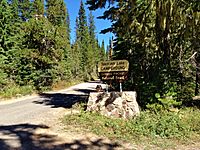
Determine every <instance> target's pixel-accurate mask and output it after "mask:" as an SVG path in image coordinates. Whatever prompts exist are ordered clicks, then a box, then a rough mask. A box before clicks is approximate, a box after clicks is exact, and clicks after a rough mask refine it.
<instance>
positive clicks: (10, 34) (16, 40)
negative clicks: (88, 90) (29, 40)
mask: <svg viewBox="0 0 200 150" xmlns="http://www.w3.org/2000/svg"><path fill="white" fill-rule="evenodd" d="M19 32H20V31H19V27H18V24H17V23H16V22H15V18H14V14H13V11H12V6H10V5H9V4H8V2H7V1H6V0H2V1H0V55H1V60H0V61H1V66H0V74H1V75H0V76H1V78H3V79H2V82H1V84H2V83H5V82H4V80H10V81H13V79H14V78H15V75H14V72H15V71H16V70H17V69H18V68H17V67H16V65H15V60H18V58H19V57H18V54H19V53H20V52H19V50H20V48H19V45H20V36H19ZM6 77H7V78H8V79H6Z"/></svg>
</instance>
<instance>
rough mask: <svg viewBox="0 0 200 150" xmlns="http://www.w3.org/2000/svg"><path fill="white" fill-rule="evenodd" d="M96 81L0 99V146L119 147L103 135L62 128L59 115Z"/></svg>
mask: <svg viewBox="0 0 200 150" xmlns="http://www.w3.org/2000/svg"><path fill="white" fill-rule="evenodd" d="M97 84H100V83H98V82H90V83H81V84H78V85H75V86H72V87H70V88H68V89H65V90H61V91H57V92H47V93H44V94H40V95H36V96H27V97H23V98H20V99H16V100H8V101H3V102H0V150H76V149H80V150H81V149H83V150H84V149H100V150H101V149H105V150H107V149H109V150H112V149H121V148H120V147H121V146H119V144H118V143H113V142H112V141H110V140H108V139H106V138H104V137H98V136H96V135H93V134H91V133H86V134H82V133H75V132H73V131H72V130H66V129H64V128H63V125H62V123H61V120H60V119H59V118H61V117H62V116H63V115H65V114H66V113H70V112H71V110H72V108H73V105H74V104H76V103H78V102H80V101H85V100H86V99H87V98H88V93H89V92H91V91H94V90H95V87H96V85H97ZM102 86H103V88H104V87H105V85H103V84H102Z"/></svg>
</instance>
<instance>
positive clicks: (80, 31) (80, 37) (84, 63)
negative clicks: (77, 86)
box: [76, 1, 92, 80]
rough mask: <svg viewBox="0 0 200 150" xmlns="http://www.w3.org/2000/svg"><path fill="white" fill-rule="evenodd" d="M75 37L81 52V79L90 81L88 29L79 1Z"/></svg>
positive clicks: (83, 10) (82, 7)
mask: <svg viewBox="0 0 200 150" xmlns="http://www.w3.org/2000/svg"><path fill="white" fill-rule="evenodd" d="M76 33H77V37H76V40H77V42H78V43H79V47H80V50H81V69H82V72H83V73H84V75H83V78H84V79H85V80H88V79H90V74H89V72H91V67H90V66H89V65H90V64H91V62H92V59H91V57H90V56H91V55H92V54H91V49H92V47H91V44H90V36H89V29H88V26H87V18H86V14H85V8H84V4H83V2H82V1H81V3H80V9H79V12H78V21H77V31H76Z"/></svg>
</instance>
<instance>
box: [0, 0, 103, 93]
mask: <svg viewBox="0 0 200 150" xmlns="http://www.w3.org/2000/svg"><path fill="white" fill-rule="evenodd" d="M95 28H96V27H95V23H94V16H93V15H92V12H90V14H89V15H88V16H86V12H85V6H84V3H83V2H82V1H81V3H80V8H79V12H78V14H77V19H76V31H75V32H76V37H75V41H74V42H73V43H72V42H71V37H70V32H71V29H70V16H69V14H68V10H67V7H66V4H65V2H64V0H46V1H44V0H34V1H30V0H1V1H0V93H8V92H9V94H8V95H11V96H12V95H14V94H17V92H19V93H20V92H22V93H23V92H27V93H28V92H32V91H44V90H47V89H51V88H52V86H54V85H56V84H58V83H59V82H71V81H72V80H82V81H88V80H91V79H93V78H96V77H97V74H96V70H97V68H96V64H97V62H98V61H101V60H104V59H105V48H104V41H102V44H99V41H98V39H97V36H96V31H95ZM23 94H26V93H23ZM0 95H1V94H0ZM2 95H3V94H2Z"/></svg>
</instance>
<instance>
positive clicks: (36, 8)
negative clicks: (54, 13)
mask: <svg viewBox="0 0 200 150" xmlns="http://www.w3.org/2000/svg"><path fill="white" fill-rule="evenodd" d="M32 13H33V15H34V16H35V17H43V16H44V0H34V1H33V9H32Z"/></svg>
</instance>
